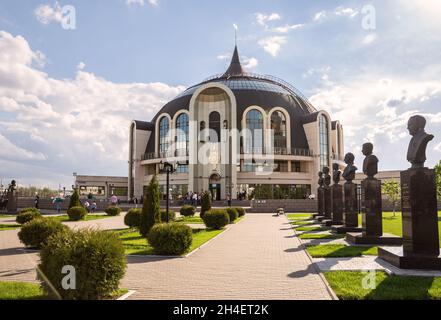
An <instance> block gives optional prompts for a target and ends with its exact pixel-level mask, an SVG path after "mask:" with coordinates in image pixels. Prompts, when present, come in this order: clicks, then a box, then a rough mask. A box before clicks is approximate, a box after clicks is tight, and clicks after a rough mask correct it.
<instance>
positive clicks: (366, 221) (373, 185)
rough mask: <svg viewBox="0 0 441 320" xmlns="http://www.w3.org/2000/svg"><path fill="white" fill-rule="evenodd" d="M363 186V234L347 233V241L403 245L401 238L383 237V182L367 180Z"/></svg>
mask: <svg viewBox="0 0 441 320" xmlns="http://www.w3.org/2000/svg"><path fill="white" fill-rule="evenodd" d="M361 186H362V194H361V197H362V203H363V213H362V232H361V233H347V234H346V240H347V241H348V242H351V243H353V244H377V245H397V246H399V245H401V244H402V243H403V241H402V238H401V237H397V236H395V235H389V234H385V235H383V221H382V216H383V208H382V201H381V181H380V180H377V179H365V180H363V181H362V182H361Z"/></svg>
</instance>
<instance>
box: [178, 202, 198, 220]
mask: <svg viewBox="0 0 441 320" xmlns="http://www.w3.org/2000/svg"><path fill="white" fill-rule="evenodd" d="M179 213H180V214H181V216H184V217H192V216H194V215H195V214H196V208H195V207H193V206H188V205H187V206H183V207H182V208H181V210H180V211H179Z"/></svg>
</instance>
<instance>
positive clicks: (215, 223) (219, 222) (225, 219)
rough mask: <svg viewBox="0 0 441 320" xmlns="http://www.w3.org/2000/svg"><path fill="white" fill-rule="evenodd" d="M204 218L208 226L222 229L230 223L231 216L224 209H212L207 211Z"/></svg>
mask: <svg viewBox="0 0 441 320" xmlns="http://www.w3.org/2000/svg"><path fill="white" fill-rule="evenodd" d="M202 219H203V220H204V223H205V225H206V226H207V228H212V229H222V228H223V227H225V226H226V225H227V224H229V223H230V217H229V215H228V213H227V211H226V210H224V209H211V210H210V211H207V212H205V215H204V217H203V218H202Z"/></svg>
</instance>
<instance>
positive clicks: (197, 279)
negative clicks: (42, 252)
mask: <svg viewBox="0 0 441 320" xmlns="http://www.w3.org/2000/svg"><path fill="white" fill-rule="evenodd" d="M66 224H68V225H69V226H71V227H90V226H93V227H100V228H102V229H116V228H123V227H124V224H123V217H122V216H120V217H112V218H106V219H102V220H93V221H83V222H68V223H66ZM17 232H18V230H10V231H1V232H0V281H2V280H11V281H12V280H16V281H31V282H33V281H35V276H36V274H35V265H36V264H37V261H38V254H37V253H36V252H29V251H24V250H23V245H22V244H21V243H20V241H19V240H18V238H17ZM317 270H318V269H317V268H316V267H315V266H314V264H313V263H312V262H311V260H310V258H309V257H308V255H307V254H306V252H305V251H304V250H303V249H302V247H301V243H300V241H299V239H298V238H297V237H295V236H294V235H293V231H292V229H291V228H290V225H289V223H288V221H287V219H286V217H284V216H281V217H273V216H271V215H269V214H249V215H247V217H246V218H245V219H244V220H243V221H241V222H240V223H238V224H235V225H230V226H229V227H228V230H227V231H225V232H223V233H222V234H221V235H220V236H218V237H217V238H215V239H213V240H212V241H211V242H209V243H208V244H206V245H205V246H204V247H202V248H201V249H200V250H197V251H196V252H194V253H193V254H192V255H190V256H189V257H187V258H157V257H132V256H130V257H128V269H127V272H126V276H125V277H124V279H123V281H122V287H124V288H128V289H131V290H136V292H135V294H133V295H132V296H130V299H233V300H240V299H331V298H332V297H333V296H332V293H331V291H330V289H329V288H328V286H327V284H326V282H325V281H324V280H323V277H322V276H321V275H320V274H319V273H318V271H317Z"/></svg>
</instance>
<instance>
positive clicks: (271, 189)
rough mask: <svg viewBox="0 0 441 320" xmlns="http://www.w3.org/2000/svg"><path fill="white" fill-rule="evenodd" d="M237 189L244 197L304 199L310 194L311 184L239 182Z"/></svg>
mask: <svg viewBox="0 0 441 320" xmlns="http://www.w3.org/2000/svg"><path fill="white" fill-rule="evenodd" d="M238 190H239V191H238V192H239V194H243V198H246V199H257V200H260V199H305V198H307V197H308V196H309V195H310V194H311V185H309V184H240V185H238Z"/></svg>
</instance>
